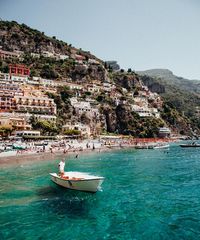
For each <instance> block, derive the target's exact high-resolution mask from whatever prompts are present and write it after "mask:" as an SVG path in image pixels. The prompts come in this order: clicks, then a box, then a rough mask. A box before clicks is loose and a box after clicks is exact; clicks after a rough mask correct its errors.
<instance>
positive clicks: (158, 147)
mask: <svg viewBox="0 0 200 240" xmlns="http://www.w3.org/2000/svg"><path fill="white" fill-rule="evenodd" d="M169 147H170V146H169V144H166V145H161V146H155V147H154V149H162V148H169Z"/></svg>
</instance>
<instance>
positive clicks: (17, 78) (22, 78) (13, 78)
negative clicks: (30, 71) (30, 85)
mask: <svg viewBox="0 0 200 240" xmlns="http://www.w3.org/2000/svg"><path fill="white" fill-rule="evenodd" d="M10 81H12V82H15V83H27V82H28V76H25V75H16V74H12V75H10Z"/></svg>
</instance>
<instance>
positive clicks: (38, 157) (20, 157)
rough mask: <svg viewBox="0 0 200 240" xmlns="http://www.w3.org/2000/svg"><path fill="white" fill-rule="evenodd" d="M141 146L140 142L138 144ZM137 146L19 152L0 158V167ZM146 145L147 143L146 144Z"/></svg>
mask: <svg viewBox="0 0 200 240" xmlns="http://www.w3.org/2000/svg"><path fill="white" fill-rule="evenodd" d="M169 142H174V141H173V140H171V141H169V140H168V141H165V142H164V143H165V144H167V143H169ZM140 144H141V142H140ZM140 144H139V145H137V144H133V143H131V144H130V143H129V144H115V145H103V146H102V145H101V146H100V145H99V146H98V147H95V149H93V148H82V149H81V148H80V147H79V148H74V149H70V150H68V151H65V149H64V148H57V149H56V148H55V149H53V152H52V151H51V150H47V151H44V152H43V151H41V152H21V153H19V154H17V155H10V156H1V157H0V166H14V165H19V164H24V163H25V164H29V163H34V162H37V161H38V162H39V161H47V160H55V158H57V157H58V158H65V157H67V156H73V155H75V158H76V155H80V154H90V153H103V152H110V151H115V150H126V149H136V147H138V146H140ZM146 144H147V143H146ZM153 144H155V142H148V144H147V145H146V146H150V145H153ZM143 146H145V144H144V143H143Z"/></svg>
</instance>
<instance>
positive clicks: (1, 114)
mask: <svg viewBox="0 0 200 240" xmlns="http://www.w3.org/2000/svg"><path fill="white" fill-rule="evenodd" d="M5 116H6V117H7V118H23V119H25V121H26V122H27V123H28V122H30V119H31V117H33V116H34V118H36V119H38V120H40V119H41V120H47V121H52V122H56V118H57V117H56V116H55V115H45V114H31V113H28V112H0V118H1V117H5Z"/></svg>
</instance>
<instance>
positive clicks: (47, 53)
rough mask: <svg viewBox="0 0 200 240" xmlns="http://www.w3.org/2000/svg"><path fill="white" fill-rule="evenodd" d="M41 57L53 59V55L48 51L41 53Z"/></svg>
mask: <svg viewBox="0 0 200 240" xmlns="http://www.w3.org/2000/svg"><path fill="white" fill-rule="evenodd" d="M41 55H42V56H43V57H49V58H55V56H54V53H52V52H48V51H43V52H42V54H41Z"/></svg>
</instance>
